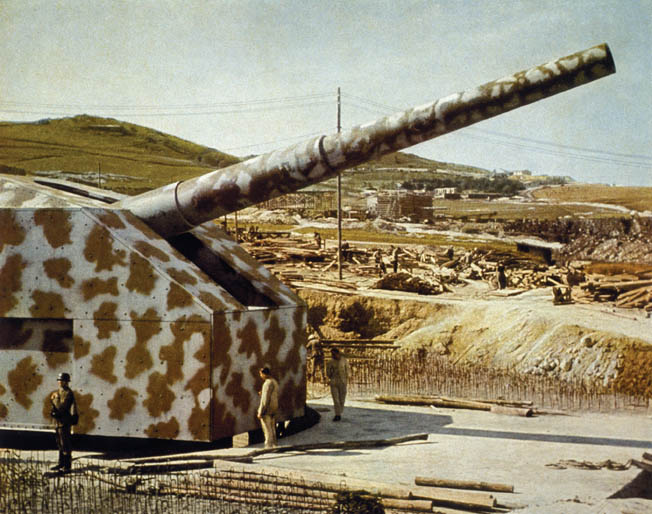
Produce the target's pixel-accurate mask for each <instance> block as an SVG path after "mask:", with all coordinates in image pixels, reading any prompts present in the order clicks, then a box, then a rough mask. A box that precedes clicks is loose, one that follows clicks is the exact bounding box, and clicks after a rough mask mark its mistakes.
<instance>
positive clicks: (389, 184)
mask: <svg viewBox="0 0 652 514" xmlns="http://www.w3.org/2000/svg"><path fill="white" fill-rule="evenodd" d="M240 160H241V159H240V158H238V157H236V156H233V155H229V154H226V153H223V152H220V151H218V150H216V149H214V148H209V147H206V146H202V145H198V144H195V143H192V142H190V141H186V140H183V139H180V138H178V137H175V136H172V135H169V134H165V133H162V132H159V131H156V130H153V129H150V128H147V127H143V126H140V125H135V124H133V123H127V122H124V121H119V120H116V119H113V118H101V117H97V116H88V115H80V116H75V117H71V118H60V119H44V120H40V121H37V122H30V123H16V122H0V173H16V174H27V175H40V176H52V177H56V178H60V179H67V180H73V181H76V182H81V183H85V184H91V185H94V186H98V185H99V186H101V187H103V188H105V189H111V190H114V191H118V192H120V193H126V194H137V193H139V192H142V191H145V190H149V189H153V188H156V187H160V186H163V185H165V184H169V183H172V182H176V181H178V180H185V179H188V178H191V177H195V176H198V175H202V174H204V173H206V172H208V171H211V170H214V169H218V168H223V167H225V166H229V165H231V164H234V163H236V162H239V161H240ZM500 180H502V181H503V182H504V181H507V182H506V184H507V186H509V187H508V189H513V187H512V186H515V185H516V184H517V183H518V181H517V180H516V179H511V178H510V179H506V178H504V177H503V178H501V179H500ZM342 183H343V188H344V190H345V192H346V191H350V192H358V191H360V190H362V189H364V188H369V187H373V188H377V189H394V188H396V187H397V185H398V184H403V185H404V187H407V188H434V187H451V186H455V187H459V188H460V189H483V190H494V189H496V183H495V180H494V178H493V177H492V175H491V173H490V172H489V171H487V170H485V169H482V168H477V167H472V166H466V165H461V164H453V163H447V162H440V161H434V160H430V159H425V158H423V157H419V156H417V155H414V154H410V153H405V152H396V153H392V154H388V155H385V156H383V157H381V158H380V159H378V160H376V161H371V162H368V163H365V164H363V165H361V166H358V167H357V168H354V169H352V170H347V171H346V172H345V173H344V174H343V175H342ZM499 186H500V189H501V190H502V189H504V187H503V186H504V185H503V184H502V183H501V184H499ZM519 186H520V184H519ZM316 187H318V188H320V189H322V188H325V189H328V188H335V187H336V181H335V180H334V179H333V180H329V181H327V182H325V183H324V184H320V185H318V186H316ZM520 187H522V186H520Z"/></svg>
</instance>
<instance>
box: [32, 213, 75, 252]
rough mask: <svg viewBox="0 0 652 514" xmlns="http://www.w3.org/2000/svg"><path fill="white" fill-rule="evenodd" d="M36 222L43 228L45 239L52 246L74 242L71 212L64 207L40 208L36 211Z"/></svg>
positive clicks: (57, 246)
mask: <svg viewBox="0 0 652 514" xmlns="http://www.w3.org/2000/svg"><path fill="white" fill-rule="evenodd" d="M34 224H35V225H40V226H41V227H42V228H43V234H44V235H45V239H47V242H48V243H49V245H50V246H51V247H52V248H59V247H60V246H63V245H69V244H71V243H72V240H71V239H70V233H71V232H72V224H71V223H70V213H69V212H67V211H65V210H63V209H38V210H37V211H36V212H35V213H34Z"/></svg>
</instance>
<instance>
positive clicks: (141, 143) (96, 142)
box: [0, 115, 239, 194]
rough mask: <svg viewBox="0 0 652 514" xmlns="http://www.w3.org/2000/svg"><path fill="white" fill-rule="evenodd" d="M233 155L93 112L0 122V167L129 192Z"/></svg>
mask: <svg viewBox="0 0 652 514" xmlns="http://www.w3.org/2000/svg"><path fill="white" fill-rule="evenodd" d="M238 161H239V159H238V158H237V157H235V156H233V155H228V154H225V153H223V152H219V151H218V150H215V149H213V148H208V147H205V146H201V145H198V144H195V143H192V142H190V141H185V140H183V139H179V138H177V137H174V136H170V135H168V134H164V133H162V132H158V131H156V130H152V129H150V128H147V127H142V126H140V125H134V124H132V123H126V122H123V121H118V120H115V119H112V118H100V117H95V116H87V115H81V116H75V117H73V118H61V119H45V120H41V121H38V122H32V123H13V122H0V172H3V173H18V174H27V175H53V176H57V177H59V178H67V179H70V180H75V181H77V182H83V183H90V184H93V185H97V184H98V180H101V185H102V187H104V188H107V189H112V190H115V191H119V192H122V193H127V194H135V193H138V192H141V191H144V190H147V189H152V188H154V187H159V186H162V185H165V184H168V183H170V182H175V181H177V180H183V179H187V178H190V177H194V176H197V175H201V174H203V173H206V172H207V171H210V170H212V169H216V168H221V167H224V166H228V165H230V164H233V163H235V162H238Z"/></svg>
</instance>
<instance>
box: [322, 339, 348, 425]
mask: <svg viewBox="0 0 652 514" xmlns="http://www.w3.org/2000/svg"><path fill="white" fill-rule="evenodd" d="M331 357H332V359H331V360H330V361H329V362H328V366H326V375H327V376H328V380H330V384H331V395H332V396H333V407H334V408H335V417H334V418H333V421H339V420H341V419H342V411H343V410H344V401H345V400H346V382H347V380H348V378H349V361H348V360H346V357H344V356H343V355H342V354H341V353H340V351H339V349H337V348H333V349H332V350H331Z"/></svg>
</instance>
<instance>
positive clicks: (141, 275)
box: [125, 252, 158, 295]
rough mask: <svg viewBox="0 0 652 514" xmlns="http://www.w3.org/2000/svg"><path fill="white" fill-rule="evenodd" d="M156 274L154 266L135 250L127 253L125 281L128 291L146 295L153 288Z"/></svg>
mask: <svg viewBox="0 0 652 514" xmlns="http://www.w3.org/2000/svg"><path fill="white" fill-rule="evenodd" d="M157 278H158V276H157V274H156V271H155V270H154V267H153V266H152V265H151V264H150V263H149V262H148V261H147V260H146V259H144V258H143V257H141V256H140V255H139V254H137V253H135V252H131V254H130V255H129V278H128V279H127V282H126V283H125V286H126V288H127V289H128V290H129V291H136V292H138V293H142V294H144V295H148V294H149V293H151V292H152V290H153V289H154V285H155V284H156V280H157Z"/></svg>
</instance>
